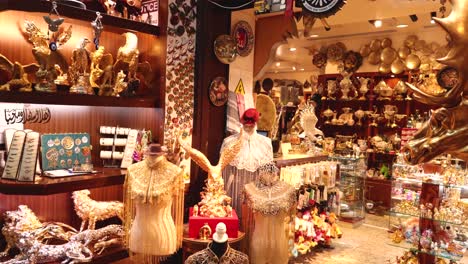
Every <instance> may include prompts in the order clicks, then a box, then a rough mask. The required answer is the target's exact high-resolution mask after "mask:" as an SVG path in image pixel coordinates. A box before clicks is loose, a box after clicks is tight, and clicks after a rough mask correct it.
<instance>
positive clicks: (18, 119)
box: [4, 107, 51, 125]
mask: <svg viewBox="0 0 468 264" xmlns="http://www.w3.org/2000/svg"><path fill="white" fill-rule="evenodd" d="M4 112H5V122H6V124H7V125H11V124H26V123H48V122H49V121H50V117H51V115H50V109H49V108H47V107H42V108H24V109H23V108H20V109H16V108H13V109H8V108H5V109H4Z"/></svg>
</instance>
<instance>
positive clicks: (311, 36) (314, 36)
mask: <svg viewBox="0 0 468 264" xmlns="http://www.w3.org/2000/svg"><path fill="white" fill-rule="evenodd" d="M318 36H319V35H317V34H314V35H310V36H309V38H317V37H318Z"/></svg>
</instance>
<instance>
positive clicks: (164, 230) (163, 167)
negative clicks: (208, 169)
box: [124, 156, 184, 264]
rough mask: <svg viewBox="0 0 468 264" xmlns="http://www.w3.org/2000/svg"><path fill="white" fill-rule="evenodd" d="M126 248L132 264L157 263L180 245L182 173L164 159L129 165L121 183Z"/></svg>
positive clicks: (182, 194) (148, 159)
mask: <svg viewBox="0 0 468 264" xmlns="http://www.w3.org/2000/svg"><path fill="white" fill-rule="evenodd" d="M124 209H125V219H124V221H125V222H124V229H125V245H126V246H127V247H128V249H129V251H130V255H131V258H132V259H133V260H134V261H136V262H135V263H145V264H146V263H150V264H153V263H159V262H160V261H161V260H164V259H165V258H167V257H168V256H170V255H172V254H174V253H175V252H176V251H177V250H178V249H179V248H180V247H181V246H182V238H183V212H184V180H183V171H182V170H181V169H180V168H179V167H177V166H176V165H174V164H172V163H171V162H169V161H167V159H166V157H165V156H160V157H157V158H156V159H153V158H151V157H148V158H147V159H145V160H143V161H141V162H138V163H135V164H133V165H131V166H130V167H129V168H128V170H127V176H126V179H125V184H124Z"/></svg>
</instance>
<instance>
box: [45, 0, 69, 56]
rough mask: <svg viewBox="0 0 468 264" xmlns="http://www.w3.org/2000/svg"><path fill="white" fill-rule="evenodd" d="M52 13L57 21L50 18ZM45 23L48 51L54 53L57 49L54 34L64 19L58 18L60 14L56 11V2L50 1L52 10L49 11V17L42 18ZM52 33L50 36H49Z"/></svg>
mask: <svg viewBox="0 0 468 264" xmlns="http://www.w3.org/2000/svg"><path fill="white" fill-rule="evenodd" d="M52 13H55V15H56V16H57V17H58V18H57V19H53V18H52V17H51V15H52ZM43 18H44V20H45V22H46V23H47V25H48V30H47V36H48V39H49V49H50V50H52V51H56V50H57V48H58V45H57V43H56V37H55V34H54V33H55V32H57V31H59V27H60V25H62V24H63V22H64V21H65V19H63V18H61V17H60V14H59V13H58V11H57V2H56V1H52V8H51V9H50V12H49V15H48V16H43ZM51 32H52V34H51Z"/></svg>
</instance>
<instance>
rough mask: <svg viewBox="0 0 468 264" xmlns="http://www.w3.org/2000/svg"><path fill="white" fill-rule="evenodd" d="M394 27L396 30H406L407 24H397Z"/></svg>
mask: <svg viewBox="0 0 468 264" xmlns="http://www.w3.org/2000/svg"><path fill="white" fill-rule="evenodd" d="M396 27H397V28H407V27H408V25H407V24H398V25H397V26H396Z"/></svg>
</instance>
